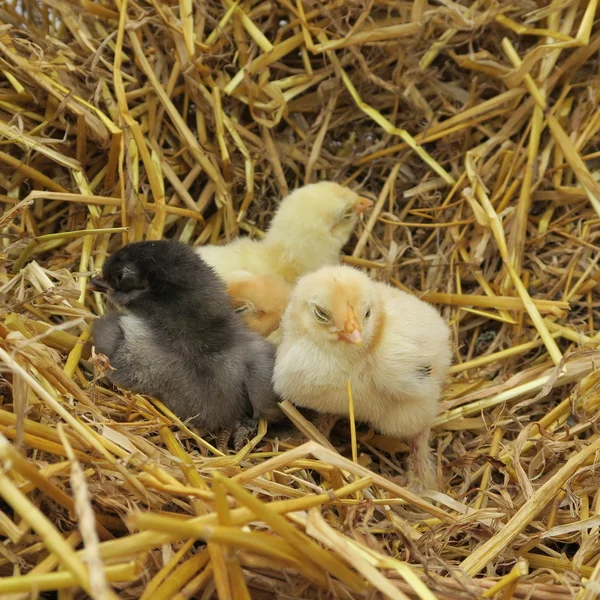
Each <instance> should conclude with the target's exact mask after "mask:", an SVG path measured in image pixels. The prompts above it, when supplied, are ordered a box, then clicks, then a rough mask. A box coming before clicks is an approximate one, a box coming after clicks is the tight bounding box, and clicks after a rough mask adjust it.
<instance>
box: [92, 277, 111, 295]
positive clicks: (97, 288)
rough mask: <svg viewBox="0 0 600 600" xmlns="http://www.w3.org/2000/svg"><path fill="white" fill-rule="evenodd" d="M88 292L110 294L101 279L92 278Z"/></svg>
mask: <svg viewBox="0 0 600 600" xmlns="http://www.w3.org/2000/svg"><path fill="white" fill-rule="evenodd" d="M87 287H88V290H90V291H92V292H108V289H109V288H108V285H107V284H106V282H105V281H104V280H103V279H101V278H100V277H92V279H90V281H89V283H88V286H87Z"/></svg>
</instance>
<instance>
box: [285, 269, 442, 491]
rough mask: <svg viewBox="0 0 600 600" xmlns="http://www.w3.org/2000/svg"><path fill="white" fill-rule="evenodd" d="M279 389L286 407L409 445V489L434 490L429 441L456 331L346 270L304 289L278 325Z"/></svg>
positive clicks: (310, 280)
mask: <svg viewBox="0 0 600 600" xmlns="http://www.w3.org/2000/svg"><path fill="white" fill-rule="evenodd" d="M280 330H281V335H282V338H281V344H280V345H279V347H278V349H277V358H276V362H275V371H274V373H273V383H274V386H275V391H276V392H277V393H278V394H279V395H281V396H282V398H284V399H285V400H289V401H291V402H292V403H294V404H296V405H297V406H300V407H306V408H311V409H314V410H317V411H319V412H321V413H329V414H333V415H340V416H347V415H348V397H347V388H346V382H347V381H350V384H351V386H352V392H353V398H354V411H355V416H356V419H357V420H359V421H365V422H367V423H369V424H371V425H372V426H373V427H374V428H375V429H377V430H378V431H380V432H381V433H384V434H386V435H391V436H394V437H398V438H404V439H407V440H410V448H411V452H410V456H409V468H408V474H409V481H410V482H411V484H412V485H413V486H414V487H419V485H425V486H426V487H429V488H433V487H435V476H434V470H433V465H432V462H431V459H430V452H429V432H430V428H431V423H432V421H433V419H434V417H435V416H436V414H437V409H438V400H439V397H440V394H441V388H442V384H443V382H444V378H445V377H446V374H447V371H448V367H449V366H450V362H451V350H450V331H449V328H448V326H447V324H446V323H445V322H444V320H443V319H442V317H441V316H440V315H439V314H438V312H437V311H436V310H435V309H434V308H433V307H432V306H430V305H428V304H426V303H425V302H422V301H421V300H419V299H417V298H415V297H414V296H411V295H409V294H406V293H404V292H401V291H399V290H397V289H395V288H392V287H390V286H388V285H387V284H384V283H379V282H375V281H373V280H371V279H369V277H367V275H365V274H364V273H362V272H360V271H358V270H356V269H354V268H351V267H346V266H335V267H324V268H322V269H320V270H319V271H317V272H315V273H311V274H309V275H307V276H305V277H303V278H302V279H300V281H299V282H298V284H297V286H296V288H295V289H294V292H293V294H292V298H291V300H290V304H289V305H288V308H287V310H286V312H285V314H284V316H283V319H282V321H281V327H280Z"/></svg>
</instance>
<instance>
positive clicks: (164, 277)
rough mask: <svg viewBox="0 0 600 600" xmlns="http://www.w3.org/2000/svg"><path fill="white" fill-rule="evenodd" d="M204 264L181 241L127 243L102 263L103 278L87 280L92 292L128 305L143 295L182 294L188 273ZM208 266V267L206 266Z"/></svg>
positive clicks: (155, 296)
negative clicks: (104, 294) (102, 293)
mask: <svg viewBox="0 0 600 600" xmlns="http://www.w3.org/2000/svg"><path fill="white" fill-rule="evenodd" d="M199 266H200V267H204V264H203V263H202V262H201V261H200V259H199V258H198V257H197V256H196V255H195V253H194V251H193V250H192V249H191V248H189V247H188V246H186V245H184V244H180V243H177V242H171V241H166V240H161V241H145V242H137V243H133V244H127V245H126V246H123V247H122V248H120V249H119V250H118V251H117V252H115V253H114V254H112V255H111V256H110V258H109V259H108V260H107V261H106V262H105V263H104V267H103V269H102V277H95V278H93V279H92V281H91V282H90V286H89V287H90V289H92V290H93V291H99V292H106V293H108V297H109V299H110V300H111V302H113V303H114V304H116V305H117V306H122V307H126V306H130V305H131V304H132V303H134V302H135V301H137V300H139V299H140V298H143V297H145V296H151V297H152V298H153V299H155V300H158V301H160V299H161V298H173V297H175V296H176V295H177V294H179V293H185V291H186V289H187V288H188V287H189V286H190V277H189V274H190V272H194V270H196V271H198V268H199ZM205 268H206V269H208V267H205Z"/></svg>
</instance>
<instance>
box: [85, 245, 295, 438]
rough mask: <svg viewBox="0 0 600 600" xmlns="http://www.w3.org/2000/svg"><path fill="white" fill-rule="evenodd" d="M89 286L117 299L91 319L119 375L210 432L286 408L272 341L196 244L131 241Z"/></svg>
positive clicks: (99, 346)
mask: <svg viewBox="0 0 600 600" xmlns="http://www.w3.org/2000/svg"><path fill="white" fill-rule="evenodd" d="M90 287H91V288H92V289H95V290H97V291H106V292H108V296H109V300H110V301H111V303H112V304H114V305H116V307H117V308H118V309H119V310H118V311H117V312H113V313H109V314H108V315H107V316H105V317H103V318H101V319H98V320H97V321H95V323H94V327H93V335H94V342H95V346H96V350H97V351H98V352H101V353H102V354H106V355H107V356H108V358H109V360H110V363H111V366H112V367H113V369H114V370H112V371H109V373H108V374H107V375H108V377H109V378H110V379H111V380H112V381H113V382H114V383H116V384H118V385H120V386H122V387H124V388H128V389H130V390H132V391H135V392H137V393H141V394H147V395H149V396H153V397H155V398H157V399H159V400H160V401H161V402H164V403H165V405H167V406H168V407H169V409H170V410H172V411H173V412H174V413H175V414H176V415H177V416H178V417H179V418H181V419H182V420H187V419H190V420H191V422H192V423H193V424H194V425H197V426H198V427H201V428H203V429H206V430H208V431H210V432H216V431H218V430H221V429H224V428H229V427H240V424H242V423H243V424H244V425H243V427H245V428H247V427H248V424H249V421H252V422H256V421H257V420H258V419H259V418H261V417H264V418H267V419H270V420H275V419H279V418H281V417H282V416H283V415H282V413H281V411H280V409H279V407H278V405H277V401H278V398H277V396H276V394H275V392H274V391H273V388H272V385H271V377H272V374H273V367H274V360H275V352H274V348H273V346H272V345H271V344H270V343H269V342H267V341H265V340H264V339H263V338H261V337H260V336H259V335H258V334H256V333H254V332H252V331H250V330H249V329H248V328H247V327H246V326H245V324H244V323H243V321H242V320H241V318H240V317H239V316H238V315H237V314H236V313H235V312H234V311H233V309H232V308H231V302H230V300H229V297H228V295H227V292H226V290H225V286H224V284H223V283H222V281H221V279H220V278H219V277H218V276H217V275H216V274H215V273H214V272H213V270H212V268H211V267H209V266H208V265H207V264H206V263H205V262H204V261H203V260H202V259H201V258H200V257H199V256H198V254H197V253H196V252H194V250H192V248H190V247H189V246H186V245H184V244H180V243H177V242H170V241H154V242H138V243H135V244H129V245H127V246H124V247H123V248H121V249H120V250H118V251H117V252H116V253H115V254H113V255H112V256H111V257H110V258H109V259H108V260H107V261H106V263H105V265H104V269H103V271H102V278H101V279H98V278H95V279H93V280H92V281H91V283H90Z"/></svg>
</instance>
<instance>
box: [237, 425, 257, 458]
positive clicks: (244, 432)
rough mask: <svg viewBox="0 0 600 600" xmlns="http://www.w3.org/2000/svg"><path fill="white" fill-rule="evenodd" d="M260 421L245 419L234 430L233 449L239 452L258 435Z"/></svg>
mask: <svg viewBox="0 0 600 600" xmlns="http://www.w3.org/2000/svg"><path fill="white" fill-rule="evenodd" d="M257 430H258V419H245V420H244V421H241V422H240V423H238V424H237V425H236V426H235V427H234V429H233V449H234V450H235V451H236V452H239V451H240V450H241V449H242V448H243V447H244V446H245V445H246V444H247V443H248V442H249V441H250V440H251V439H252V438H253V437H254V435H255V434H256V432H257Z"/></svg>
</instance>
